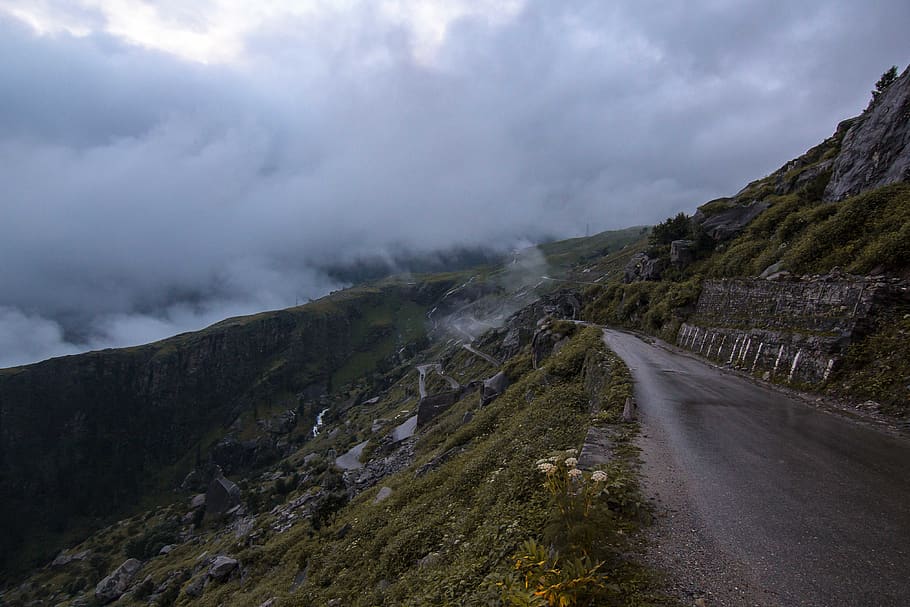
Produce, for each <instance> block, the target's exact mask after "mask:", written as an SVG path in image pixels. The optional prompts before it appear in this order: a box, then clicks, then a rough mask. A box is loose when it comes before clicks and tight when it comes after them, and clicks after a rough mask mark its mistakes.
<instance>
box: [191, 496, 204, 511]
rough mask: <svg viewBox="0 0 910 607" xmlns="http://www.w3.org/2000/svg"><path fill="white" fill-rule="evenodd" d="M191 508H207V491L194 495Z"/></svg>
mask: <svg viewBox="0 0 910 607" xmlns="http://www.w3.org/2000/svg"><path fill="white" fill-rule="evenodd" d="M190 508H192V509H193V510H199V509H200V508H205V493H199V494H197V495H194V496H193V499H191V500H190Z"/></svg>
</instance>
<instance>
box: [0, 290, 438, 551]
mask: <svg viewBox="0 0 910 607" xmlns="http://www.w3.org/2000/svg"><path fill="white" fill-rule="evenodd" d="M451 284H452V283H451V282H448V281H446V280H440V281H438V282H424V283H421V286H420V287H417V286H410V285H407V284H404V283H396V282H393V281H387V282H385V283H382V284H380V285H378V286H375V287H363V288H358V289H352V290H348V291H344V292H341V293H337V294H335V295H333V296H329V297H327V298H324V299H322V300H319V301H317V302H313V303H311V304H309V305H306V306H301V307H298V308H291V309H288V310H281V311H275V312H266V313H262V314H257V315H255V316H249V317H241V318H234V319H229V320H225V321H223V322H220V323H218V324H216V325H213V326H212V327H209V328H208V329H205V330H203V331H200V332H197V333H187V334H183V335H178V336H176V337H173V338H170V339H167V340H164V341H161V342H157V343H154V344H150V345H147V346H141V347H136V348H128V349H121V350H105V351H100V352H90V353H87V354H83V355H78V356H68V357H63V358H56V359H52V360H48V361H45V362H42V363H38V364H35V365H29V366H24V367H17V368H12V369H5V370H2V371H0V495H2V496H3V498H2V500H0V507H2V511H0V559H2V564H3V565H4V566H10V565H12V564H13V563H15V564H17V565H23V564H28V562H30V561H33V559H39V560H38V562H42V561H41V559H47V558H48V555H49V552H48V551H51V550H53V549H55V548H56V547H59V546H58V545H57V544H58V542H59V540H60V539H61V538H62V537H63V535H64V534H66V533H68V532H77V531H80V530H84V529H88V528H91V527H93V526H95V525H97V524H98V522H100V521H102V520H104V519H105V518H106V517H108V516H110V515H114V514H118V513H122V512H123V511H124V510H125V509H128V508H130V507H132V506H135V505H136V504H138V503H139V502H140V501H141V500H142V499H143V498H145V497H147V496H149V495H151V494H154V493H155V492H156V491H159V490H162V489H172V488H173V487H175V486H177V485H178V484H179V483H180V480H181V479H182V477H183V475H185V474H186V473H187V472H189V470H190V469H192V467H193V466H194V465H195V464H197V463H199V460H200V459H203V458H205V457H206V456H207V451H208V449H209V448H210V447H211V441H213V440H215V439H217V438H219V437H220V434H221V433H222V431H223V429H225V428H227V427H228V426H229V425H230V424H231V423H232V422H234V421H235V420H237V419H238V417H239V416H240V415H241V413H243V412H244V411H247V410H251V409H254V408H261V409H263V410H270V409H276V408H278V409H281V410H293V411H299V412H300V413H303V414H312V415H314V416H315V412H314V411H313V410H311V409H314V407H307V404H308V402H309V401H311V400H313V397H315V396H318V395H320V394H325V393H327V392H330V391H331V390H332V389H333V388H338V387H340V386H333V385H332V383H333V380H334V381H335V382H336V383H337V382H339V381H344V380H345V379H346V378H348V377H359V376H361V375H363V374H364V373H366V372H368V371H369V370H370V368H371V367H372V366H375V364H376V363H377V362H378V361H381V360H382V359H384V358H386V357H388V356H390V355H392V354H394V353H395V351H396V350H398V349H399V348H401V347H404V346H406V345H407V343H409V342H414V341H415V340H417V339H419V338H421V337H422V336H423V334H424V328H423V322H424V315H425V311H426V309H427V306H428V305H429V304H431V303H432V302H434V301H435V300H436V299H437V298H438V297H439V296H440V295H441V294H442V293H443V292H445V290H446V289H448V288H450V287H451ZM42 537H44V538H45V540H46V541H44V542H42V541H40V538H42ZM25 540H28V542H27V545H26V544H25ZM26 548H27V551H26V552H25V554H22V553H21V551H22V550H26ZM50 554H51V555H52V553H50Z"/></svg>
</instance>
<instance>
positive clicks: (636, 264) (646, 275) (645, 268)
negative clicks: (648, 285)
mask: <svg viewBox="0 0 910 607" xmlns="http://www.w3.org/2000/svg"><path fill="white" fill-rule="evenodd" d="M666 267H667V261H666V259H661V258H659V257H658V258H652V257H648V254H647V253H636V254H635V255H633V256H632V257H631V259H629V263H627V264H626V267H625V268H624V269H623V282H626V283H629V282H636V281H639V280H660V277H661V274H662V273H663V271H664V270H665V269H666Z"/></svg>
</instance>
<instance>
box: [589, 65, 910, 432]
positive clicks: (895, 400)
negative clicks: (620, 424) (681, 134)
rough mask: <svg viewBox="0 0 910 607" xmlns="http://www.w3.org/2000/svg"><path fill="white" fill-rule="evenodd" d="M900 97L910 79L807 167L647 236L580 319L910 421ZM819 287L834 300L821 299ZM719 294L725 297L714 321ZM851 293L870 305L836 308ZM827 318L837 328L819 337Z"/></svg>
mask: <svg viewBox="0 0 910 607" xmlns="http://www.w3.org/2000/svg"><path fill="white" fill-rule="evenodd" d="M908 95H910V70H908V71H904V73H903V74H902V75H901V76H900V77H899V78H897V79H896V80H895V81H894V82H893V83H892V84H891V85H890V87H888V88H887V89H886V90H884V91H883V92H881V94H880V95H879V96H878V97H877V99H876V101H875V103H872V104H870V107H869V108H868V109H867V110H866V112H865V113H864V114H863V115H861V116H859V117H857V118H853V119H850V120H846V121H844V122H842V123H841V124H840V125H838V127H837V130H836V132H835V133H834V135H833V136H832V137H830V138H829V139H827V140H826V141H824V142H823V143H821V144H819V145H818V146H815V147H814V148H812V149H810V150H809V151H808V152H806V154H804V155H803V156H801V157H799V158H797V159H795V160H792V161H790V162H788V163H787V164H785V165H784V166H782V167H781V168H780V169H779V170H777V171H775V172H774V173H772V174H771V175H768V176H767V177H764V178H762V179H759V180H756V181H753V182H752V183H750V184H748V185H747V186H746V187H745V188H743V189H742V190H741V191H740V192H738V193H737V194H736V195H735V196H733V197H731V198H721V199H718V200H713V201H710V202H708V203H705V204H704V205H702V206H701V207H699V209H698V212H697V213H695V214H694V215H693V216H692V217H687V216H685V215H684V214H680V215H678V216H676V217H673V218H669V219H667V221H665V222H663V223H662V224H659V225H657V226H655V227H654V229H653V231H652V232H651V234H650V236H649V239H648V243H647V245H646V246H645V245H643V246H641V247H639V249H638V251H637V252H636V253H635V254H634V255H632V256H631V257H627V258H626V259H627V263H626V266H625V267H624V269H623V271H622V273H621V274H620V273H619V272H618V271H617V269H616V262H618V260H616V262H614V269H613V270H612V272H605V273H604V274H602V275H601V277H600V278H602V279H603V280H602V282H603V284H604V286H603V287H601V286H593V285H592V286H590V287H589V288H588V289H587V291H586V292H585V295H586V297H587V304H586V308H585V317H586V318H588V319H590V320H593V321H596V322H600V323H608V324H613V325H617V326H626V327H630V328H635V329H640V330H644V331H646V332H649V333H652V334H654V335H658V336H660V337H662V338H664V339H666V340H667V341H670V342H674V343H679V344H680V345H683V346H684V347H688V348H694V349H695V351H696V352H699V353H702V354H707V355H708V356H710V357H712V358H714V359H716V360H717V361H718V362H720V363H721V364H729V365H732V366H739V367H740V368H742V369H743V370H745V371H747V372H750V373H754V374H756V375H757V376H759V377H766V378H767V379H772V380H775V381H781V382H783V383H788V384H790V385H793V386H796V387H801V388H808V389H812V390H820V391H827V392H829V393H831V394H834V395H844V396H848V397H850V398H854V399H855V398H859V399H874V401H875V402H873V403H872V404H871V405H870V406H871V407H873V408H876V409H880V410H883V411H885V412H888V413H890V414H896V415H898V416H904V415H907V414H910V366H908V363H907V362H906V361H907V360H908V356H910V350H908V346H907V343H908V340H907V339H906V336H907V335H908V334H910V332H908V330H910V327H908V326H907V319H908V318H910V317H908V316H907V314H910V285H908V283H907V282H906V280H907V279H908V278H910V184H908V183H907V180H908V179H910V175H908V174H907V173H906V171H905V170H904V168H901V167H905V165H906V164H907V163H908V162H910V146H908V145H907V141H908V140H910V111H907V110H908V107H910V106H908V105H907V99H908ZM883 133H884V134H886V135H887V136H886V135H882V136H881V138H878V135H876V134H883ZM848 166H849V167H852V168H850V169H849V170H847V168H845V167H848ZM834 191H836V192H839V193H840V194H838V195H837V196H833V195H831V192H834ZM841 194H843V196H846V197H843V196H841ZM829 196H830V197H831V198H841V197H843V199H842V200H837V201H828V200H827V199H828V198H829ZM592 275H593V276H598V274H597V273H593V274H592V273H588V274H587V276H592ZM577 277H578V279H579V280H588V281H590V280H591V279H590V278H584V277H582V276H581V275H577ZM719 279H737V280H738V282H737V283H735V284H738V285H740V287H741V288H738V289H735V290H731V287H730V286H729V285H732V284H734V283H731V282H727V283H724V282H722V281H720V280H719ZM768 281H774V282H776V284H773V285H772V284H768ZM826 283H827V284H830V285H831V287H832V288H830V289H827V290H826V289H824V288H821V286H822V285H823V284H826ZM834 283H837V285H840V286H839V288H840V291H838V290H837V289H834V288H833V287H835V286H837V285H835V284H834ZM725 285H726V286H725ZM718 291H724V293H726V295H724V298H722V300H719V302H718V303H717V305H715V306H714V308H716V309H711V305H712V304H711V302H710V301H709V300H710V299H711V297H712V295H711V294H712V293H715V292H718ZM853 291H856V292H860V291H862V292H863V293H865V295H864V297H865V296H869V295H870V294H871V293H873V292H874V293H877V295H876V296H875V297H874V298H873V299H874V301H872V302H870V305H865V306H860V307H855V306H854V304H852V303H849V302H848V301H847V299H850V298H849V297H848V298H846V299H845V300H844V301H835V300H837V298H838V297H839V296H838V295H835V294H836V293H839V292H843V293H847V292H853ZM811 293H815V294H816V295H817V296H821V297H828V296H829V295H831V296H832V297H834V299H832V300H831V301H830V302H827V303H830V304H832V305H834V306H835V307H837V306H847V307H849V309H848V310H846V311H844V310H841V311H837V310H834V309H833V308H832V310H831V311H829V312H823V311H822V309H823V308H824V306H819V305H816V303H814V302H813V301H804V299H805V298H806V297H807V294H811ZM826 294H827V295H826ZM731 297H732V298H733V299H730V298H731ZM718 306H720V307H718ZM724 307H729V308H730V309H731V310H739V312H738V314H739V315H740V316H739V317H738V318H736V319H733V318H730V317H729V316H730V314H729V313H726V312H723V310H721V308H724ZM778 311H779V312H780V314H781V315H783V316H786V317H788V318H789V320H788V321H787V323H788V326H786V327H772V326H771V325H779V324H780V323H779V322H778V321H777V320H773V319H772V320H769V315H771V316H775V315H776V314H777V312H778ZM823 313H824V314H840V315H841V316H843V317H844V322H843V323H841V324H840V325H837V326H836V327H835V326H831V327H829V328H827V329H825V328H819V326H818V323H817V322H816V320H817V317H818V315H819V314H823ZM693 315H695V316H694V317H693ZM708 316H711V317H712V318H711V319H708V318H707V317H708ZM699 317H700V318H699ZM706 322H707V323H708V324H705V323H706ZM699 323H701V324H699ZM712 323H713V324H712ZM769 323H770V324H769ZM769 329H772V332H771V333H769V332H768V330H769ZM696 338H697V339H696ZM800 365H803V366H800ZM779 370H780V371H782V372H781V373H777V372H778V371H779ZM784 371H785V372H784Z"/></svg>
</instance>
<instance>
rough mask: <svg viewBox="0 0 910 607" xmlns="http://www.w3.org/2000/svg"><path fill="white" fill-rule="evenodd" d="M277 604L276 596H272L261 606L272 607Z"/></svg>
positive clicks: (260, 606)
mask: <svg viewBox="0 0 910 607" xmlns="http://www.w3.org/2000/svg"><path fill="white" fill-rule="evenodd" d="M274 604H275V598H274V597H273V598H270V599H268V600H267V601H263V602H262V603H260V604H259V607H272V606H273V605H274Z"/></svg>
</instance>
